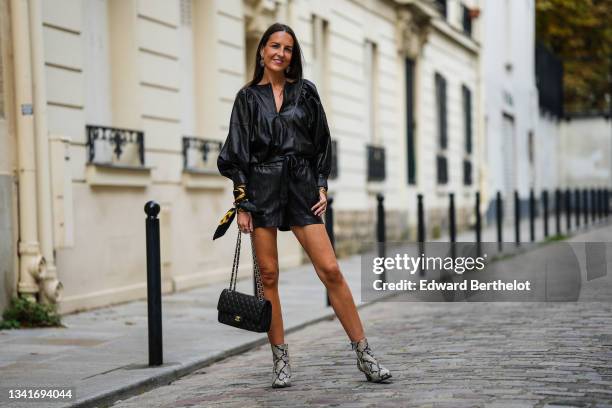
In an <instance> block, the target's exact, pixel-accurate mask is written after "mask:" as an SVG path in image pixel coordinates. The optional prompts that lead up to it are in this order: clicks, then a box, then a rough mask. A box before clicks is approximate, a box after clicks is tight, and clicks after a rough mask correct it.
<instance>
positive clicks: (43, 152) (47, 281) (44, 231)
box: [29, 0, 63, 303]
mask: <svg viewBox="0 0 612 408" xmlns="http://www.w3.org/2000/svg"><path fill="white" fill-rule="evenodd" d="M29 6H30V7H29V13H30V33H31V37H30V45H31V50H30V51H31V58H32V82H33V95H34V131H35V134H36V179H37V180H38V183H37V195H38V233H39V238H40V249H41V251H42V256H43V257H44V259H45V260H46V264H47V268H46V270H45V273H41V274H40V275H39V276H38V278H39V285H40V290H41V291H40V295H41V296H40V299H39V300H40V301H41V302H42V303H57V302H58V301H59V300H60V297H61V292H62V287H63V285H62V283H61V282H60V281H59V280H58V279H57V269H56V267H55V257H54V254H53V248H54V246H53V214H52V208H53V207H52V203H51V179H50V176H49V174H50V172H51V166H50V163H49V131H48V128H47V95H46V90H45V61H44V52H43V32H42V17H41V14H42V13H41V8H42V4H41V0H29Z"/></svg>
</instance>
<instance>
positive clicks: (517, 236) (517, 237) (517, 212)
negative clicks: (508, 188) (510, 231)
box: [514, 190, 521, 246]
mask: <svg viewBox="0 0 612 408" xmlns="http://www.w3.org/2000/svg"><path fill="white" fill-rule="evenodd" d="M514 241H515V242H516V245H517V246H519V245H521V199H520V197H519V194H518V190H514Z"/></svg>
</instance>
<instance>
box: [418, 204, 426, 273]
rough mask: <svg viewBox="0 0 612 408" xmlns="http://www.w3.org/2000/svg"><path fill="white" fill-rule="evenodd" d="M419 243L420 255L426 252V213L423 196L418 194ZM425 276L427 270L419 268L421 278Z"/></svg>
mask: <svg viewBox="0 0 612 408" xmlns="http://www.w3.org/2000/svg"><path fill="white" fill-rule="evenodd" d="M417 241H418V242H419V253H424V251H425V211H424V209H423V194H417ZM423 275H425V270H424V269H423V268H419V276H423Z"/></svg>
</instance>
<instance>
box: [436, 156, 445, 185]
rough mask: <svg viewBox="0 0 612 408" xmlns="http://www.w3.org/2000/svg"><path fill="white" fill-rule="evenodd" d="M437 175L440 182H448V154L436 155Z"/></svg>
mask: <svg viewBox="0 0 612 408" xmlns="http://www.w3.org/2000/svg"><path fill="white" fill-rule="evenodd" d="M436 176H437V180H438V184H446V183H448V164H447V159H446V156H445V155H443V154H438V155H437V156H436Z"/></svg>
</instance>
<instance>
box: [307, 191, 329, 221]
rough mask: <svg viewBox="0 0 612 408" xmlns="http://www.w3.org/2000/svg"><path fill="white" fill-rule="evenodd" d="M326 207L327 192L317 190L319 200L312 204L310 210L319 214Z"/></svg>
mask: <svg viewBox="0 0 612 408" xmlns="http://www.w3.org/2000/svg"><path fill="white" fill-rule="evenodd" d="M326 209H327V194H325V193H324V192H323V190H319V202H317V203H316V204H315V205H313V206H312V208H311V210H312V211H313V212H314V214H315V215H317V216H319V215H321V214H323V213H324V212H325V210H326Z"/></svg>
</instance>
